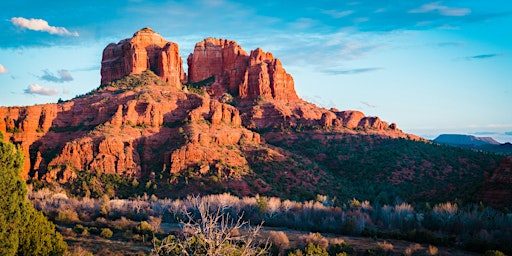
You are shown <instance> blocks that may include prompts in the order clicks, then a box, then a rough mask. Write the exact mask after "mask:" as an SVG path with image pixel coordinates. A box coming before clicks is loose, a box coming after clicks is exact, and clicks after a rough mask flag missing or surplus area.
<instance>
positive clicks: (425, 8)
mask: <svg viewBox="0 0 512 256" xmlns="http://www.w3.org/2000/svg"><path fill="white" fill-rule="evenodd" d="M429 12H438V13H439V14H440V15H442V16H466V15H469V14H470V13H471V9H469V8H454V7H448V6H444V5H440V2H434V3H428V4H424V5H422V6H421V7H419V8H416V9H412V10H409V13H429Z"/></svg>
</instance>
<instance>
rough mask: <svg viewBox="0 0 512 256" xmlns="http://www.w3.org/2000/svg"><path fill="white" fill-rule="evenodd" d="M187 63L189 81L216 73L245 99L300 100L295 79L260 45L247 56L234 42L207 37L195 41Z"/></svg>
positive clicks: (229, 88)
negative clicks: (197, 41)
mask: <svg viewBox="0 0 512 256" xmlns="http://www.w3.org/2000/svg"><path fill="white" fill-rule="evenodd" d="M187 63H188V67H189V69H188V74H189V81H190V82H199V81H202V80H204V79H206V78H209V77H212V76H214V77H215V81H216V82H218V83H220V84H222V85H223V86H224V87H225V88H226V89H227V90H228V91H229V92H230V93H232V94H236V95H239V96H240V98H242V99H257V98H258V97H264V98H267V99H274V100H286V101H292V100H298V99H299V97H298V96H297V93H296V92H295V88H294V83H293V78H292V76H291V75H290V74H288V73H286V71H285V70H284V68H283V66H282V64H281V62H280V61H279V59H275V58H274V57H273V56H272V54H271V53H265V52H263V51H262V50H261V49H259V48H258V49H256V50H254V51H251V54H250V55H248V54H247V53H246V52H245V51H244V50H243V49H242V48H241V47H240V46H239V45H238V44H237V43H236V42H234V41H230V40H224V39H215V38H207V39H205V40H203V41H202V42H199V43H197V44H196V46H195V48H194V53H192V54H190V55H189V57H188V59H187Z"/></svg>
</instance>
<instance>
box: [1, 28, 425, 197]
mask: <svg viewBox="0 0 512 256" xmlns="http://www.w3.org/2000/svg"><path fill="white" fill-rule="evenodd" d="M187 63H188V77H187V76H186V75H185V72H184V70H183V67H182V58H181V56H180V55H179V52H178V45H177V44H176V43H173V42H169V41H167V40H165V39H164V38H162V37H161V36H160V35H158V34H157V33H155V32H154V31H153V30H151V29H149V28H144V29H142V30H140V31H138V32H136V33H135V34H134V35H133V37H132V38H128V39H124V40H121V41H120V42H119V43H117V44H109V45H108V46H107V47H106V48H105V50H104V51H103V59H102V61H101V86H100V87H99V88H98V89H96V90H94V91H93V92H90V93H88V94H86V95H84V96H80V97H77V98H74V99H72V100H69V101H66V102H61V103H57V104H43V105H35V106H24V107H0V131H2V132H3V133H4V139H5V140H9V141H12V142H13V143H15V144H18V145H20V146H21V148H22V149H23V151H24V153H25V155H26V156H28V158H27V161H26V162H25V166H24V172H23V173H22V176H23V177H24V178H25V179H31V178H34V179H42V180H46V181H48V182H52V181H58V182H67V181H69V180H72V179H74V178H75V177H76V175H77V174H76V171H87V170H91V171H97V172H104V173H115V174H120V175H122V176H125V177H148V176H150V175H152V173H154V171H155V170H164V171H166V172H170V173H180V172H183V171H185V170H191V169H192V170H195V171H197V172H200V173H204V174H207V173H211V172H213V173H217V174H221V175H220V176H222V175H225V176H229V177H234V178H233V179H234V180H237V181H236V183H233V184H234V185H233V186H234V189H240V190H243V189H247V185H246V184H245V185H244V182H243V180H241V179H240V176H241V175H243V174H244V173H247V172H249V171H250V170H248V168H249V167H248V162H249V160H250V159H249V158H251V157H253V156H254V154H259V155H261V154H264V155H266V156H267V157H268V158H271V159H286V158H289V157H287V156H289V153H287V152H286V150H283V149H279V148H276V147H275V146H271V145H269V144H267V143H266V141H267V140H276V139H279V138H276V137H279V136H292V137H293V133H291V134H290V133H285V132H265V131H269V130H270V131H279V130H283V129H284V130H286V129H288V130H292V129H296V128H297V127H309V128H310V129H316V130H315V131H314V132H315V133H316V134H317V135H318V134H319V135H320V136H323V135H322V131H328V133H329V134H330V135H329V136H338V137H342V136H344V135H346V134H352V135H354V134H372V135H376V136H384V137H389V138H405V139H413V140H420V139H421V138H419V137H416V136H414V135H409V134H405V133H403V132H402V131H400V130H399V129H397V126H396V124H388V123H386V122H384V121H382V120H380V119H379V118H378V117H367V116H365V115H364V114H363V113H362V112H359V111H350V110H349V111H339V110H337V109H329V110H328V109H324V108H320V107H318V106H316V105H314V104H311V103H308V102H306V101H303V100H301V99H300V98H299V97H298V96H297V94H296V92H295V89H294V82H293V78H292V76H291V75H290V74H288V73H286V71H285V69H284V68H283V66H282V64H281V62H280V61H279V60H278V59H276V58H274V57H273V55H272V54H271V53H266V52H264V51H263V50H261V49H259V48H258V49H256V50H253V51H251V52H250V54H247V52H246V51H244V50H243V49H242V47H241V46H240V45H238V44H237V43H236V42H234V41H230V40H224V39H214V38H207V39H204V40H203V41H201V42H198V43H197V44H196V45H195V48H194V52H193V53H192V54H190V55H189V56H188V58H187ZM147 71H152V73H151V72H150V73H148V72H147ZM134 75H135V76H138V77H139V78H140V79H143V78H142V77H144V76H145V77H146V78H144V79H146V80H147V81H149V82H147V83H146V84H145V85H144V86H133V85H126V84H125V85H122V86H121V85H119V83H117V82H115V81H118V82H119V81H121V82H122V81H123V79H125V78H126V77H127V76H130V77H133V76H134ZM208 79H211V82H210V83H208V85H207V86H204V87H202V88H201V89H200V90H201V91H202V92H203V93H199V94H198V93H192V92H189V91H188V90H187V87H186V86H183V84H184V83H188V84H193V83H198V82H201V81H205V80H208ZM112 82H114V83H112ZM162 83H163V84H162ZM231 98H234V100H232V101H234V102H237V103H236V104H233V103H232V104H231V105H230V104H228V103H229V99H231ZM333 134H334V135H333ZM324 137H325V140H328V136H327V135H325V136H324ZM256 192H257V191H256Z"/></svg>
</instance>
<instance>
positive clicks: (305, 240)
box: [299, 233, 329, 249]
mask: <svg viewBox="0 0 512 256" xmlns="http://www.w3.org/2000/svg"><path fill="white" fill-rule="evenodd" d="M299 243H300V245H302V246H307V245H309V244H313V245H315V246H318V247H320V248H322V249H327V247H329V241H328V240H327V238H325V237H323V236H322V235H321V234H320V233H309V234H308V235H301V236H299Z"/></svg>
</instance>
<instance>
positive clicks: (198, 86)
mask: <svg viewBox="0 0 512 256" xmlns="http://www.w3.org/2000/svg"><path fill="white" fill-rule="evenodd" d="M213 82H215V76H211V77H208V78H206V79H204V80H202V81H199V82H196V83H187V84H185V86H186V87H187V90H188V91H189V92H192V93H195V94H199V95H204V87H206V86H208V85H210V84H212V83H213Z"/></svg>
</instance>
